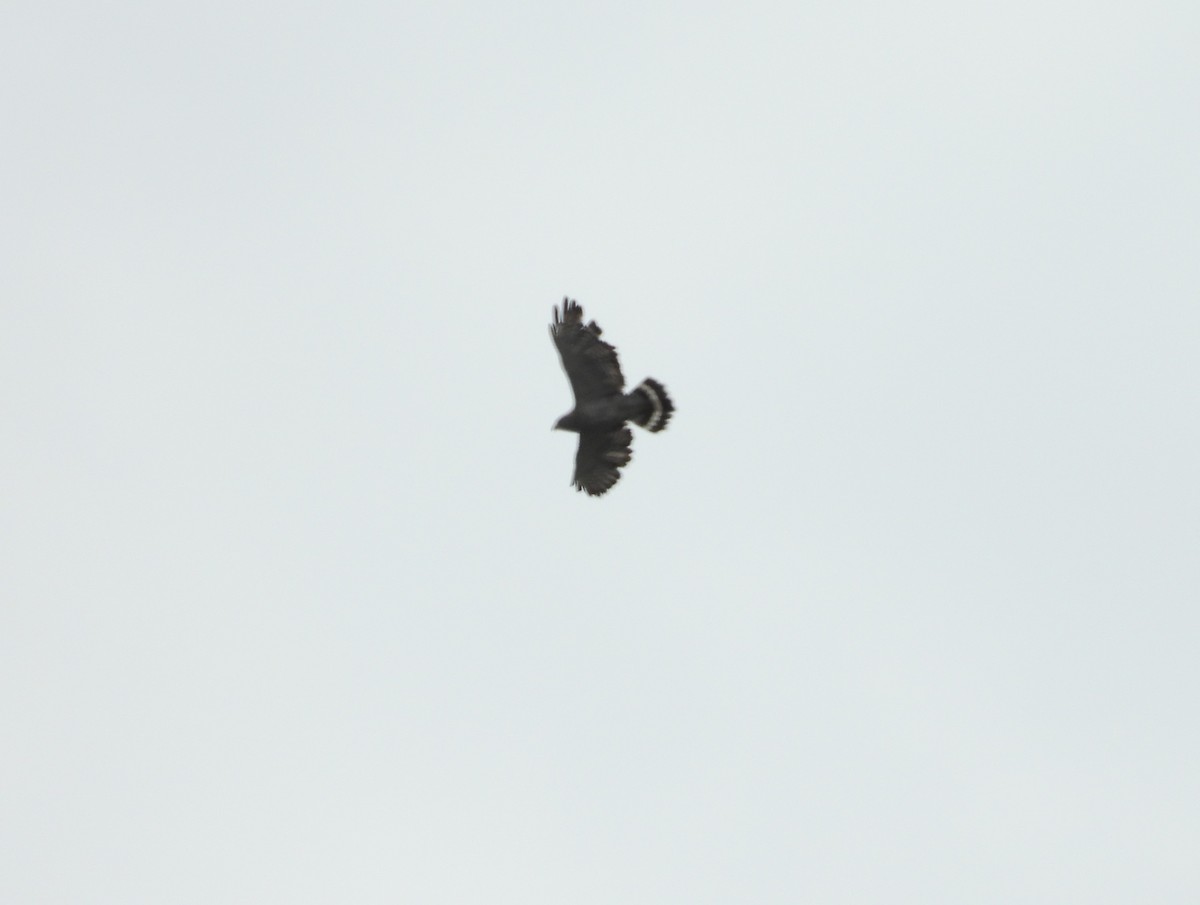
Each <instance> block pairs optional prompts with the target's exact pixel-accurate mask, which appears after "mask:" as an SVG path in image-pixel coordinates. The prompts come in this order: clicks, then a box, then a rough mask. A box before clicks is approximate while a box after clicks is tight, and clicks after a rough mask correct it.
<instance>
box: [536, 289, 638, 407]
mask: <svg viewBox="0 0 1200 905" xmlns="http://www.w3.org/2000/svg"><path fill="white" fill-rule="evenodd" d="M550 336H551V337H552V338H553V340H554V345H556V346H557V347H558V354H559V355H560V356H561V357H562V364H563V370H564V371H566V372H567V378H568V379H569V380H570V381H571V389H572V390H573V391H574V393H575V404H576V405H578V404H579V403H581V402H588V401H590V400H592V399H602V398H604V397H605V396H612V395H613V394H615V393H620V392H621V390H622V389H624V387H625V378H624V377H623V376H621V366H620V364H618V363H617V350H616V349H614V348H613V347H612V346H611V345H609V344H608V343H606V342H605V341H604V340H602V339H601V338H600V328H599V327H597V326H596V322H595V321H592V322H591V323H589V324H586V325H585V324H584V323H583V309H582V308H581V307H579V305H578V304H577V303H575V302H572V301H570V300H569V299H563V304H562V314H561V315H560V314H559V311H558V309H557V308H555V309H554V323H552V324H551V325H550Z"/></svg>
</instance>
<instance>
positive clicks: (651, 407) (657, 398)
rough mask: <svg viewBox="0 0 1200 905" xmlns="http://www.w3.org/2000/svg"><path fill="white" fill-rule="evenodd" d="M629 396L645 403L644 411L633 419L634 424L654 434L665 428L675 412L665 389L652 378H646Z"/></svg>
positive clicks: (673, 404)
mask: <svg viewBox="0 0 1200 905" xmlns="http://www.w3.org/2000/svg"><path fill="white" fill-rule="evenodd" d="M630 395H631V396H638V397H641V399H643V400H644V401H645V402H646V405H645V408H644V410H643V411H642V412H641V413H639V414H638V416H637V417H636V418H634V419H633V423H634V424H637V425H640V426H642V427H644V428H645V429H646V430H648V431H650V432H651V433H655V434H656V433H658V432H659V431H660V430H662V429H663V428H664V427H666V426H667V422H668V421H670V420H671V413H672V412H673V411H675V403H673V402H672V401H671V397H670V396H668V395H667V388H666V387H664V386H663V385H662V384H661V383H659V382H658V381H657V380H655V379H654V378H653V377H647V378H646V379H645V380H643V381H642V382H641V383H639V384H638V385H637V386H636V387H635V388H634V390H633V393H631V394H630Z"/></svg>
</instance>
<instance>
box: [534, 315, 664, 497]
mask: <svg viewBox="0 0 1200 905" xmlns="http://www.w3.org/2000/svg"><path fill="white" fill-rule="evenodd" d="M600 333H601V330H600V328H599V327H598V326H596V322H595V321H591V322H590V323H588V324H586V325H585V324H584V322H583V309H582V308H581V307H579V304H578V303H577V302H574V301H571V300H570V299H563V303H562V313H561V314H560V313H559V310H558V309H557V308H555V309H554V323H552V324H551V325H550V336H551V338H552V339H553V340H554V345H555V346H557V347H558V354H559V356H560V357H561V358H562V365H563V370H564V371H566V372H567V379H569V380H570V381H571V389H572V391H574V393H575V408H573V409H571V411H569V412H567V414H565V415H563V416H562V417H561V418H559V419H558V423H557V424H555V425H554V428H555V430H567V431H575V433H577V434H579V451H578V452H577V453H576V454H575V477H574V479H573V483H574V484H575V489H576V490H585V491H587V493H588V495H589V496H600V495H601V494H603V493H605V492H607V491H608V490H609V489H610V488H611V487H612V486H613V485H614V484H615V483H617V479H618V478H620V477H621V474H620V472H619V471H618V470H617V469H619V468H621V467H622V466H624V465H627V464H629V459H630V456H631V455H632V453H631V451H630V449H629V444H630V443H631V442H633V434H632V433H630V431H629V428H628V427H626V426H625V422H626V421H632V422H633V423H634V424H637V425H639V426H640V427H644V428H645V429H646V430H648V431H650V432H651V433H658V432H659V431H660V430H662V429H663V428H664V427H666V426H667V422H668V421H670V420H671V413H672V412H673V411H675V406H674V404H673V403H672V402H671V397H670V396H668V395H667V391H666V389H665V388H664V387H663V385H662V384H661V383H659V382H658V381H657V380H654V379H653V378H650V377H647V378H646V379H645V380H643V381H642V382H641V383H639V384H638V385H637V386H636V387H635V388H634V390H633V391H632V392H630V393H626V392H624V387H625V378H624V377H623V376H621V366H620V365H619V364H618V363H617V350H616V349H614V348H613V347H612V346H611V345H610V344H609V343H606V342H605V341H604V340H602V339H601V338H600Z"/></svg>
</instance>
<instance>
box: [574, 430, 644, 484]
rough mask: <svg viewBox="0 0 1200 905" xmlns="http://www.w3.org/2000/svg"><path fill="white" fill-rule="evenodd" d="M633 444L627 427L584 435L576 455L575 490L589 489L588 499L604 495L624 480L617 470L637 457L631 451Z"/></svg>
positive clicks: (585, 432) (582, 434) (581, 435)
mask: <svg viewBox="0 0 1200 905" xmlns="http://www.w3.org/2000/svg"><path fill="white" fill-rule="evenodd" d="M632 442H633V434H631V433H630V432H629V428H627V427H621V428H618V429H617V430H614V431H584V432H583V433H581V434H580V435H579V452H577V453H576V454H575V489H576V490H586V491H587V493H588V496H600V494H602V493H604V492H605V491H607V490H608V489H609V488H610V487H612V486H613V484H615V483H617V479H618V478H619V477H621V473H620V472H619V471H617V469H618V468H620V467H621V466H622V465H626V464H628V463H629V459H630V456H632V455H633V453H632V452H631V451H630V449H629V444H630V443H632Z"/></svg>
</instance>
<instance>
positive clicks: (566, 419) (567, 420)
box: [551, 412, 575, 431]
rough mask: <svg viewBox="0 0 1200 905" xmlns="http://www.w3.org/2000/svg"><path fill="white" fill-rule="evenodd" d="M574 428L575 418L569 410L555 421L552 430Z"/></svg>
mask: <svg viewBox="0 0 1200 905" xmlns="http://www.w3.org/2000/svg"><path fill="white" fill-rule="evenodd" d="M574 429H575V424H574V421H573V419H572V418H571V413H570V412H568V413H567V414H565V415H563V416H562V417H561V418H559V419H558V420H557V421H555V422H554V427H552V428H551V430H556V431H569V430H574Z"/></svg>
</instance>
